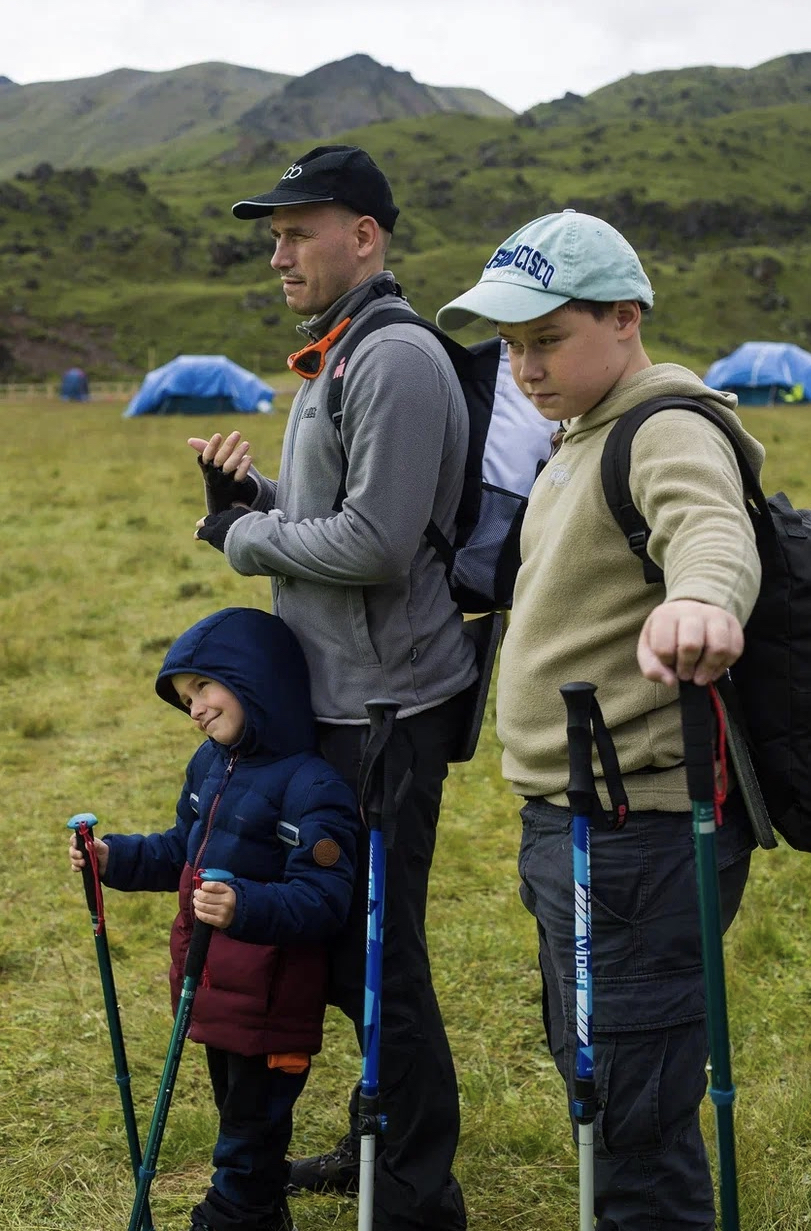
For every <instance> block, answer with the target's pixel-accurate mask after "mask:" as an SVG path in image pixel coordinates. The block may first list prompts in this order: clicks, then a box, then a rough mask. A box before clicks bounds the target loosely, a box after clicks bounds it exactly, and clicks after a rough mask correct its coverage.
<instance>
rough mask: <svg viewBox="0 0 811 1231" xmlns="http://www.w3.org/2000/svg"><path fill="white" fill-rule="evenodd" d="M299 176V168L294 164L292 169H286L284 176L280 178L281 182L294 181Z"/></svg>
mask: <svg viewBox="0 0 811 1231" xmlns="http://www.w3.org/2000/svg"><path fill="white" fill-rule="evenodd" d="M299 175H301V167H300V166H299V165H298V163H297V162H294V163H293V165H292V167H288V168H287V170H286V171H285V173H284V175H283V176H282V179H283V180H294V179H296V178H297V176H299Z"/></svg>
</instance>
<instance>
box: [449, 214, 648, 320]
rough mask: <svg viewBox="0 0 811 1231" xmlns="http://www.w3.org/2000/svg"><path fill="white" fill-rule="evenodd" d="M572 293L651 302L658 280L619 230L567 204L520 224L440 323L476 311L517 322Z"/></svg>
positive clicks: (545, 310)
mask: <svg viewBox="0 0 811 1231" xmlns="http://www.w3.org/2000/svg"><path fill="white" fill-rule="evenodd" d="M570 299H591V300H595V301H596V302H597V303H615V302H616V301H617V300H620V299H633V300H636V301H637V302H638V303H639V304H640V305H641V306H642V308H644V309H647V308H652V307H653V288H652V287H651V284H650V282H649V281H648V277H647V274H646V273H645V271H644V269H643V268H642V263H641V261H640V260H639V257H638V256H637V255H636V253H635V252H634V250H633V248H632V247H631V245H630V244H629V243H628V241H627V239H624V238H623V236H622V235H620V233H619V231H617V230H615V229H614V227H612V226H610V224H609V223H607V222H604V221H603V220H602V218H595V217H593V216H592V215H591V214H581V213H578V211H577V210H574V209H565V210H563V211H562V212H561V213H559V214H545V215H544V217H543V218H536V219H534V221H532V222H528V223H527V224H526V226H523V227H521V229H520V230H519V231H516V232H515V233H514V234H513V235H511V236H510V237H509V239H505V240H504V243H503V244H502V245H501V246H500V247H499V248H497V249H496V251H495V252H494V253H493V255H492V256H491V257H490V260H489V261H488V262H487V264H486V265H485V267H484V270H483V272H482V276H481V278H480V279H479V281H478V282H477V283H476V285H475V286H474V287H472V288H471V290H469V291H465V293H464V295H460V296H459V297H458V298H457V299H453V300H451V302H450V303H448V304H445V307H444V308H440V309H439V312H438V313H437V318H436V319H437V324H438V325H439V326H440V328H441V329H445V330H454V329H461V328H462V326H463V325H467V324H468V323H469V322H470V321H473V320H476V318H477V317H484V318H485V319H486V320H489V321H503V322H505V323H511V324H516V323H517V322H519V321H532V320H535V319H536V317H539V316H546V315H547V313H548V312H554V311H555V309H556V308H560V307H561V306H562V305H563V304H565V303H566V302H567V301H568V300H570Z"/></svg>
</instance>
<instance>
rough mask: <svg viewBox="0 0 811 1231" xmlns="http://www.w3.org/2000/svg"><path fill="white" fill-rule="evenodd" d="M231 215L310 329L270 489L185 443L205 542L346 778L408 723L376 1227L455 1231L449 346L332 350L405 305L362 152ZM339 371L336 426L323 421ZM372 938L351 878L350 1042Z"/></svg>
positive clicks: (239, 459)
mask: <svg viewBox="0 0 811 1231" xmlns="http://www.w3.org/2000/svg"><path fill="white" fill-rule="evenodd" d="M234 213H235V214H236V216H237V217H238V218H246V219H253V218H262V217H265V216H268V215H272V220H271V235H272V237H273V239H274V241H275V246H276V249H275V253H274V255H273V257H272V260H271V266H272V267H273V268H274V269H275V270H276V271H277V272H278V273H279V274H280V276H281V279H282V286H283V288H284V294H285V298H286V300H287V305H288V307H289V308H290V309H291V310H292V311H293V312H295V313H296V314H297V315H299V316H303V317H306V318H308V319H307V320H306V321H305V323H304V324H300V325H299V326H298V330H299V332H300V333H301V334H302V335H303V337H304V339H305V341H306V345H305V346H304V347H303V349H302V350H301V351H298V352H297V353H296V355H295V356H291V361H290V364H291V367H293V368H294V370H296V371H298V372H299V374H301V375H302V376H304V377H305V379H304V381H303V383H302V386H301V389H300V390H299V392H298V394H297V395H296V398H295V400H294V402H293V406H292V409H291V412H290V417H289V421H288V425H287V430H286V433H285V438H284V445H283V451H282V461H281V467H280V471H279V477H278V480H277V481H276V482H273V481H271V480H269V479H267V478H265V477H263V476H262V475H260V474H259V473H258V472H257V471H256V470H255V469H253V468H252V466H251V457H250V452H249V445H248V442H247V441H243V440H241V438H240V434H239V433H238V432H232V433H231V434H230V436H228V437H227V438H225V439H223V437H222V436H221V435H220V434H216V435H214V436H212V438H211V440H209V441H205V440H198V439H194V440H191V441H190V442H189V443H190V444H191V445H192V446H193V448H195V449H196V450H197V452H198V453H199V454H200V460H201V462H202V464H203V469H204V471H205V472H206V475H207V480H208V491H209V509H210V512H209V515H208V516H207V517H206V518H205V519H203V521H201V522H200V523H199V524H198V537H200V538H203V539H206V540H207V541H209V542H210V543H212V544H213V545H214V546H215V547H219V548H220V549H221V550H223V551H224V552H225V555H226V558H227V560H228V562H229V564H230V565H231V566H232V568H234V569H235V570H236V571H237V572H239V573H242V574H245V575H249V576H254V575H257V574H262V575H267V576H270V577H271V578H272V588H273V607H274V611H275V612H276V614H277V615H279V616H281V618H282V619H283V620H285V622H286V623H287V624H288V625H289V626H290V628H291V629H292V630H293V632H294V633H295V634H296V636H297V637H298V638H299V640H300V642H301V644H302V647H303V649H304V652H305V655H306V657H307V662H308V665H309V668H310V672H311V687H312V699H313V705H314V709H315V712H316V715H317V717H318V719H319V733H320V740H321V751H322V753H323V755H324V756H325V757H326V758H327V759H328V760H329V761H330V762H331V763H332V764H334V765H335V766H336V767H337V768H338V769H340V770H341V771H342V772H343V773H344V774H345V775H346V777H347V778H348V779H349V780H350V781H352V782H355V781H356V779H357V770H358V766H359V763H360V756H361V753H362V750H363V747H364V745H365V742H366V738H367V735H368V726H367V723H368V718H367V714H366V710H365V702H366V701H367V700H369V699H371V698H373V697H381V696H386V697H392V698H394V699H396V700H397V701H398V702H399V703H400V705H401V707H402V708H401V710H400V714H399V719H398V722H397V723H396V729H395V735H394V737H393V739H392V743H391V750H392V758H393V761H394V764H395V772H396V773H397V774H398V780H399V776H400V775H401V774H402V773H404V772H405V771H406V770H407V769H410V770H411V772H412V774H413V780H412V783H411V786H410V789H409V791H408V794H407V795H406V798H405V799H404V801H403V803H402V806H401V809H400V812H399V816H398V822H397V830H396V837H395V842H394V847H393V849H392V850H391V851H390V852H389V855H388V859H387V885H386V890H387V892H386V906H385V911H386V926H385V952H384V961H383V972H384V973H383V979H384V986H383V995H382V1014H383V1021H382V1031H381V1110H382V1111H384V1112H385V1114H386V1116H387V1119H388V1126H387V1130H386V1134H385V1142H384V1147H385V1148H384V1150H383V1151H382V1153H380V1154H379V1157H378V1162H377V1170H376V1179H375V1222H374V1226H375V1231H417V1229H418V1228H420V1229H421V1228H425V1229H426V1231H462V1228H464V1226H465V1211H464V1203H463V1201H462V1194H461V1191H460V1189H459V1186H458V1184H457V1182H456V1180H455V1179H454V1177H453V1176H452V1175H451V1170H450V1169H451V1164H452V1161H453V1156H454V1152H455V1149H456V1143H457V1140H458V1132H459V1110H458V1094H457V1088H456V1078H455V1074H454V1069H453V1062H452V1059H451V1054H450V1050H449V1047H448V1042H447V1038H446V1036H445V1030H444V1026H443V1023H442V1018H441V1015H440V1012H439V1008H438V1005H437V1002H436V997H435V994H434V990H433V987H432V983H431V972H430V966H429V961H428V952H427V947H426V940H425V908H426V898H427V890H428V874H429V870H430V866H431V860H432V856H433V851H434V842H435V831H436V823H437V818H438V814H439V807H440V802H441V796H442V784H443V781H444V779H445V777H446V775H447V766H448V759H449V756H450V755H451V752H452V747H453V744H454V742H455V740H456V739H457V737H458V732H459V728H460V725H461V722H462V718H463V712H462V711H463V709H464V706H465V698H464V696H463V694H464V691H465V689H466V688H467V687H468V686H469V685H470V684H472V683H473V682H474V681H475V679H476V667H475V665H474V655H473V648H472V645H471V642H470V640H469V639H468V638H467V637H466V636H465V635H464V633H463V631H462V617H461V615H460V612H459V610H458V608H457V607H456V605H455V604H454V602H453V601H452V600H451V597H450V593H449V590H448V585H447V580H446V576H445V568H444V564H443V562H442V560H441V559H440V558H439V556H438V555H437V554H436V553H435V552H434V550H433V549H432V548H431V547H430V546H429V545H428V543H427V541H426V539H425V537H424V531H425V528H426V527H427V525H428V523H429V521H433V522H434V523H435V524H436V525H437V526H438V527H439V529H440V530H441V531H442V532H443V534H444V535H445V536H446V537H447V538H448V539H450V540H451V541H452V540H453V531H454V517H455V513H456V509H457V506H458V503H459V498H460V494H461V489H462V480H463V472H464V464H465V457H466V453H467V443H468V418H467V410H466V407H465V402H464V398H463V395H462V391H461V388H460V386H459V383H458V380H457V378H456V375H455V373H454V371H453V368H452V365H451V363H450V361H449V359H448V357H447V355H446V354H445V351H444V349H443V347H442V345H441V344H440V343H439V342H438V341H437V339H436V338H434V337H433V336H432V335H431V334H430V333H429V332H428V331H427V330H426V329H424V328H423V327H421V326H419V325H416V324H415V325H412V324H409V323H397V324H389V325H385V326H382V327H381V328H380V329H379V330H377V331H375V332H373V333H372V334H370V335H369V336H368V337H366V338H365V339H364V340H363V341H362V342H360V344H359V345H358V347H357V349H356V350H355V351H354V352H353V354H352V355H351V357H350V358H349V360H348V362H347V363H346V365H345V368H346V370H345V371H344V370H343V365H342V364H341V362H340V360H341V354H340V352H341V346H342V345H343V344H345V343H348V342H350V341H351V337H352V331H353V329H354V328H355V327H356V326H357V324H358V322H359V321H360V320H361V319H363V320H365V319H366V318H367V317H368V316H369V315H371V314H373V313H376V312H380V311H382V310H384V309H387V308H389V307H391V306H392V305H393V304H399V305H401V306H404V305H405V301H404V300H403V299H402V298H401V296H400V288H399V287H398V286H397V284H396V282H395V280H394V277H393V276H392V274H391V273H389V272H388V271H386V270H385V268H384V263H385V254H386V250H387V248H388V244H389V241H390V238H391V232H392V229H393V227H394V223H395V219H396V217H397V214H398V210H397V207H396V206H395V205H394V202H393V200H392V196H391V190H390V188H389V185H388V182H387V180H386V178H385V176H383V174H382V172H381V171H380V170H379V168H378V167H377V166H376V165H375V163H374V162H373V161H372V159H371V158H370V157H369V155H368V154H366V153H365V152H364V151H362V150H359V149H357V148H356V147H351V146H319V147H318V148H316V149H314V150H311V151H310V152H309V153H307V154H306V155H304V157H302V158H300V159H298V160H297V161H296V162H295V163H293V165H292V166H291V167H290V168H288V170H287V171H286V172H285V173H284V175H283V176H282V178H281V180H280V181H279V183H278V184H277V186H276V187H275V188H274V189H273V191H272V192H269V193H266V194H264V195H261V196H258V197H252V198H250V199H248V200H244V201H240V202H238V203H237V204H236V205H235V206H234ZM336 365H338V371H337V373H336V375H338V376H339V377H340V378H342V382H343V395H342V403H341V410H342V418H341V421H340V424H339V425H336V423H334V422H333V420H332V418H331V416H330V414H329V413H328V409H327V403H328V390H329V386H330V383H331V381H332V380H333V379H334V376H333V373H334V372H335V370H336ZM235 506H236V507H235ZM359 866H363V865H362V861H359ZM365 934H366V883H365V878H364V877H362V876H361V877H359V880H358V885H357V888H356V894H355V901H354V905H353V909H352V914H351V918H350V921H349V924H348V926H347V928H346V929H345V930H344V932H343V933H342V935H341V937H340V940H339V942H338V943H337V944H336V946H335V948H334V951H333V954H332V967H331V973H332V993H331V1000H332V1001H333V1002H334V1003H335V1004H337V1005H338V1006H339V1007H340V1008H341V1009H342V1010H343V1012H344V1013H346V1014H347V1016H348V1017H350V1018H351V1020H352V1021H353V1023H354V1025H355V1029H356V1032H357V1033H358V1038H359V1040H360V1039H361V1031H362V1022H363V995H364V952H365ZM352 1110H353V1102H352V1101H351V1102H350V1111H352ZM357 1172H358V1153H357V1133H356V1132H350V1134H349V1135H348V1136H347V1137H346V1138H344V1140H343V1141H342V1142H340V1143H339V1145H338V1147H336V1149H335V1150H333V1151H331V1152H330V1153H328V1154H325V1155H320V1156H317V1157H316V1158H311V1159H303V1160H298V1161H296V1162H294V1163H293V1166H292V1172H291V1181H292V1184H293V1185H294V1187H295V1186H297V1187H299V1188H308V1189H311V1190H314V1191H325V1190H331V1191H336V1190H337V1191H344V1192H345V1191H352V1190H353V1188H354V1187H355V1186H356V1183H357Z"/></svg>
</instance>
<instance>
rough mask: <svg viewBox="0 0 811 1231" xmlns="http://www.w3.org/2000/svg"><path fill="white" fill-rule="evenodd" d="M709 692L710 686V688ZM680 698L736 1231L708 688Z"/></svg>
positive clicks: (713, 1051) (728, 1213)
mask: <svg viewBox="0 0 811 1231" xmlns="http://www.w3.org/2000/svg"><path fill="white" fill-rule="evenodd" d="M710 687H712V686H711V685H710ZM679 693H680V697H681V716H682V733H683V735H684V763H685V766H686V769H687V790H688V792H689V795H690V802H691V804H692V811H693V838H694V841H695V848H696V874H697V878H698V905H699V912H700V919H701V952H702V956H703V959H704V994H705V998H706V1002H707V1030H708V1033H709V1039H710V1068H711V1071H712V1081H711V1084H710V1097H711V1099H712V1101H713V1103H714V1105H715V1129H716V1138H717V1142H718V1169H719V1174H720V1196H721V1225H722V1227H723V1229H724V1231H738V1228H739V1225H740V1224H739V1216H738V1180H737V1174H736V1167H735V1127H734V1122H733V1104H734V1101H735V1087H734V1085H733V1084H732V1067H731V1063H730V1055H729V1024H728V1019H727V1000H726V984H725V981H724V942H723V933H722V927H721V893H720V889H719V886H718V865H717V860H716V853H715V826H716V818H715V749H714V739H713V714H712V705H711V701H710V692H709V688H700V687H698V685H696V684H692V683H685V682H682V683H680V684H679Z"/></svg>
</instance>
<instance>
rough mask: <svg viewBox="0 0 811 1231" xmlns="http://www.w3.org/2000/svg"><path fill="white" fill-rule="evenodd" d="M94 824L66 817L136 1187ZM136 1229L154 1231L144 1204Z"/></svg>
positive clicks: (133, 1131)
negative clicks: (79, 862) (78, 859)
mask: <svg viewBox="0 0 811 1231" xmlns="http://www.w3.org/2000/svg"><path fill="white" fill-rule="evenodd" d="M97 824H98V820H97V818H96V817H95V816H94V815H93V813H92V812H78V813H77V814H76V815H75V816H72V817H71V818H70V820H69V821H68V823H67V827H68V829H72V830H73V832H74V834H75V835H76V845H77V847H78V849H79V851H80V852H81V854H82V855H83V856H84V867H83V868H82V883H83V885H84V895H85V898H86V899H87V907H88V910H89V911H90V919H91V922H92V924H93V938H94V940H95V942H96V957H97V959H98V963H99V975H100V976H101V990H102V993H103V996H104V1008H105V1011H106V1013H107V1028H108V1031H109V1034H110V1043H111V1045H112V1049H113V1064H114V1066H115V1079H116V1082H117V1084H118V1091H119V1094H120V1096H121V1109H122V1111H123V1112H124V1128H125V1130H126V1134H127V1145H128V1146H129V1153H130V1162H131V1164H132V1174H133V1176H134V1178H135V1183H136V1184H137V1183H138V1175H139V1172H140V1170H141V1143H140V1141H139V1140H138V1124H137V1122H136V1119H135V1107H134V1105H133V1101H132V1086H131V1082H130V1074H129V1069H128V1068H127V1054H126V1051H125V1049H124V1032H123V1030H122V1029H121V1016H120V1013H119V1010H118V996H117V995H116V990H115V979H114V978H113V965H112V962H111V960H110V946H109V944H108V941H107V927H106V924H105V921H104V898H103V896H102V890H101V879H100V877H99V871H98V863H97V861H96V848H95V846H94V844H93V826H94V825H97ZM139 1226H140V1227H141V1228H142V1231H154V1226H153V1223H152V1215H151V1213H150V1210H149V1204H148V1203H147V1202H145V1203H144V1206H143V1218H142V1221H141V1223H140V1224H139Z"/></svg>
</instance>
